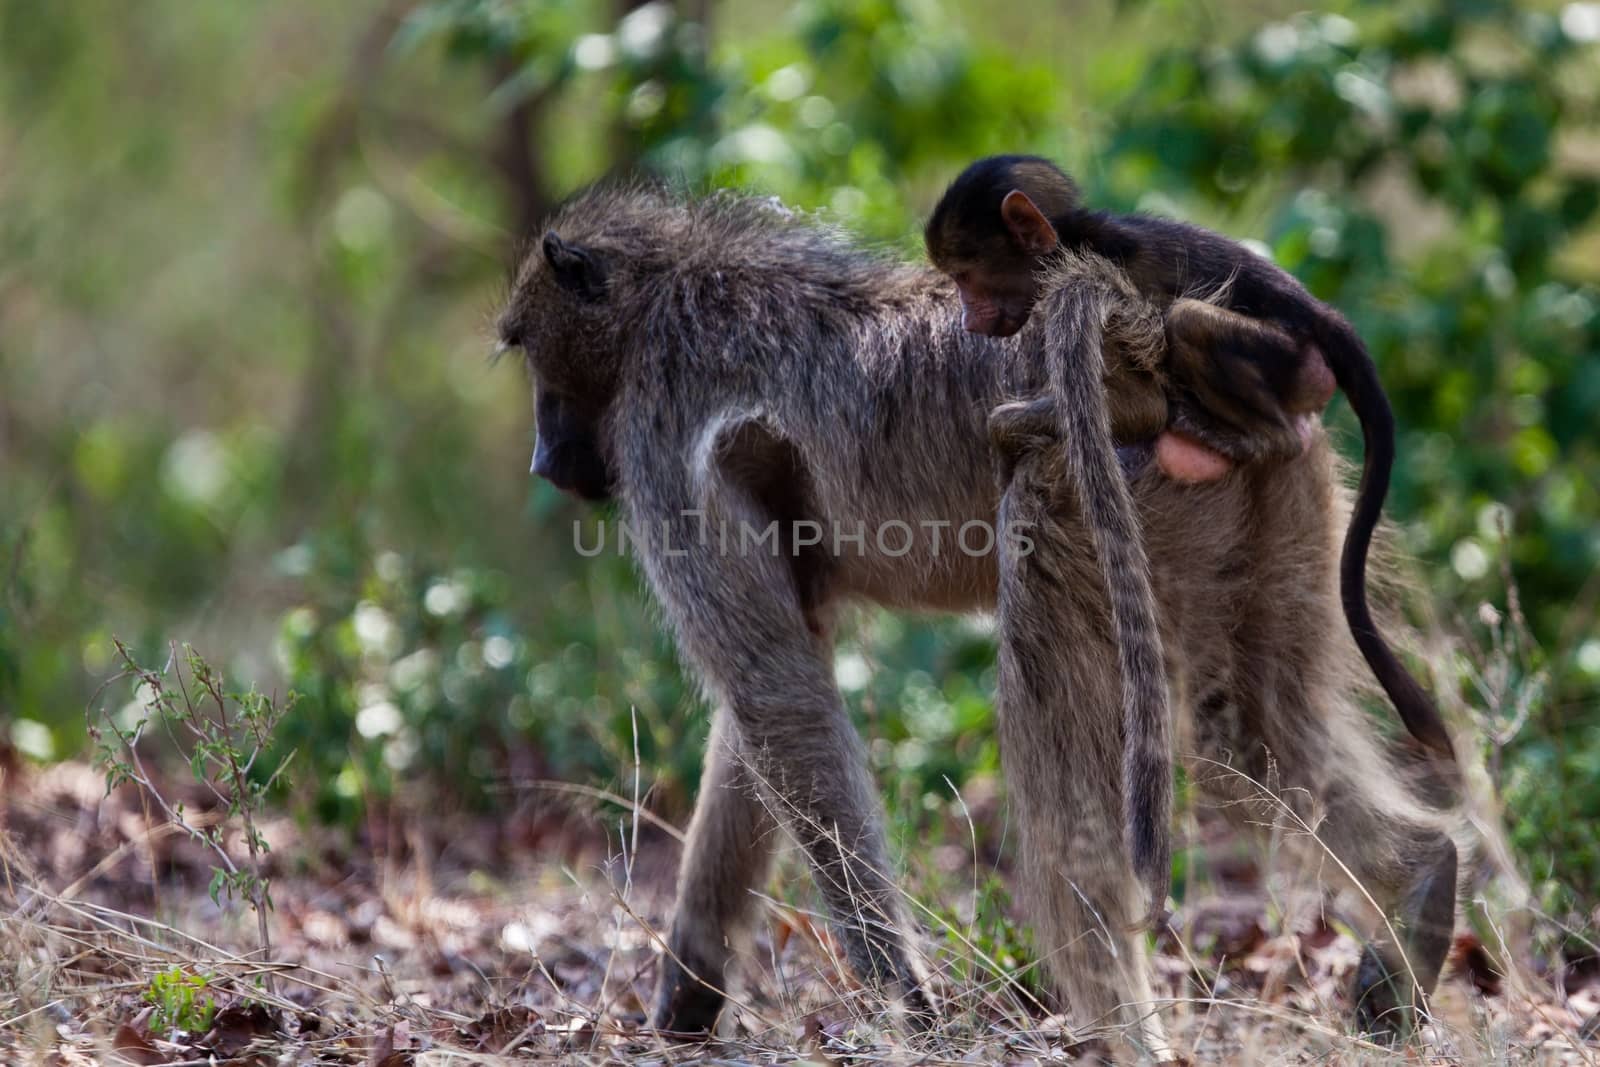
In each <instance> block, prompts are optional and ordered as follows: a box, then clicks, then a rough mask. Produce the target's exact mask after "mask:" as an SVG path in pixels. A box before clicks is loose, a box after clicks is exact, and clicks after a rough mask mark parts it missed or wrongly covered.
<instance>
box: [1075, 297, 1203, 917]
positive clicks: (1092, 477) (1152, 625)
mask: <svg viewBox="0 0 1600 1067" xmlns="http://www.w3.org/2000/svg"><path fill="white" fill-rule="evenodd" d="M1064 297H1065V298H1064V299H1061V300H1059V301H1056V302H1055V308H1054V313H1053V315H1052V321H1051V322H1050V323H1049V325H1048V328H1047V333H1046V335H1045V336H1046V337H1047V338H1048V341H1047V351H1046V358H1047V360H1048V362H1049V375H1050V387H1051V391H1052V392H1053V393H1054V394H1055V399H1056V403H1057V405H1058V407H1059V410H1060V411H1061V412H1062V419H1063V422H1064V425H1063V426H1062V427H1061V429H1062V432H1063V433H1064V434H1065V435H1066V448H1067V459H1068V461H1069V465H1070V468H1071V470H1072V472H1073V475H1074V477H1075V478H1076V479H1077V483H1078V491H1079V496H1080V499H1081V501H1082V505H1081V506H1082V508H1083V518H1084V522H1085V524H1086V525H1087V526H1088V527H1089V530H1090V533H1091V534H1092V536H1093V538H1094V547H1095V551H1096V552H1097V553H1098V554H1099V557H1100V568H1101V572H1102V574H1103V575H1104V576H1105V582H1106V590H1107V593H1108V594H1109V597H1110V602H1111V621H1112V626H1113V628H1114V629H1115V632H1116V641H1117V662H1118V667H1119V670H1120V673H1121V676H1122V720H1123V742H1122V744H1123V748H1122V790H1123V794H1122V795H1123V818H1124V820H1125V825H1124V832H1125V834H1126V837H1127V844H1128V851H1129V856H1130V859H1131V860H1132V863H1133V869H1134V872H1135V874H1136V875H1137V876H1138V877H1139V879H1140V880H1141V881H1142V882H1143V883H1144V884H1145V885H1146V886H1148V887H1149V890H1150V894H1151V900H1150V911H1149V913H1148V915H1147V916H1146V919H1147V921H1148V922H1149V923H1151V924H1152V925H1153V924H1154V923H1155V922H1156V921H1158V920H1159V919H1160V917H1161V914H1162V912H1163V910H1164V909H1165V908H1166V904H1167V891H1168V889H1169V887H1170V884H1171V880H1172V838H1171V825H1172V747H1171V746H1172V742H1171V725H1170V724H1171V715H1170V713H1169V710H1168V707H1167V680H1166V672H1165V669H1164V667H1163V663H1162V650H1161V631H1160V627H1159V624H1158V622H1157V621H1156V609H1155V594H1154V593H1153V592H1152V591H1151V588H1150V567H1149V564H1148V562H1147V560H1146V558H1145V551H1144V541H1143V538H1142V536H1141V532H1140V529H1139V524H1138V521H1137V520H1136V518H1135V514H1134V505H1133V497H1132V495H1131V494H1130V493H1129V492H1128V486H1127V483H1126V481H1125V480H1124V478H1123V474H1122V469H1121V467H1120V466H1119V464H1118V462H1117V456H1116V446H1115V443H1114V442H1113V440H1112V438H1111V416H1110V413H1109V412H1108V411H1107V409H1106V393H1105V381H1104V366H1105V358H1104V354H1103V352H1102V348H1103V345H1104V339H1105V337H1104V335H1105V328H1104V327H1105V320H1106V315H1107V314H1108V312H1109V311H1110V310H1111V309H1112V308H1113V307H1114V304H1113V303H1111V301H1113V300H1115V299H1117V296H1116V294H1112V293H1110V292H1108V291H1106V290H1104V289H1102V288H1101V287H1100V286H1097V285H1095V284H1093V283H1092V282H1089V281H1087V280H1084V281H1080V282H1078V283H1076V284H1073V285H1071V286H1069V287H1068V288H1067V289H1066V290H1065V292H1064Z"/></svg>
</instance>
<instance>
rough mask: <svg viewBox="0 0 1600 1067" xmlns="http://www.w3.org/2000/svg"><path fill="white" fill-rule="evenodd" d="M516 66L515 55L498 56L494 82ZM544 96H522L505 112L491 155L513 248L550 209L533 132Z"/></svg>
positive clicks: (503, 80)
mask: <svg viewBox="0 0 1600 1067" xmlns="http://www.w3.org/2000/svg"><path fill="white" fill-rule="evenodd" d="M520 66H521V64H520V63H519V62H518V60H517V59H516V58H515V57H513V56H502V57H501V58H500V59H499V60H498V61H496V63H495V66H494V70H493V76H494V79H495V84H496V85H504V84H505V83H506V82H508V81H510V80H511V79H512V78H514V77H516V74H517V71H518V69H519V68H520ZM546 100H547V94H546V93H543V92H537V93H529V94H527V95H525V96H523V97H522V98H521V99H520V100H518V101H517V102H516V103H515V104H513V105H512V106H511V108H510V110H508V111H507V112H506V116H505V120H504V121H503V122H502V123H501V124H500V135H499V144H498V146H497V150H496V152H495V159H496V162H497V163H498V165H499V168H500V175H501V177H502V178H504V179H505V183H506V192H507V195H508V196H509V197H510V202H511V210H510V212H509V213H508V215H507V217H508V218H510V219H511V222H512V226H513V227H514V229H513V230H512V232H511V240H512V249H513V250H515V248H516V247H517V246H518V245H519V244H520V243H521V242H523V241H526V240H528V239H529V238H530V237H532V236H533V235H534V233H535V231H537V229H538V228H539V226H541V225H542V224H543V223H544V218H545V216H546V215H547V214H548V213H549V211H550V198H549V193H548V192H547V183H546V180H545V173H544V167H545V163H544V153H543V151H542V150H541V148H540V145H539V141H538V138H537V137H536V136H535V133H536V132H537V130H538V129H539V121H540V118H541V117H542V114H543V112H544V107H545V103H546Z"/></svg>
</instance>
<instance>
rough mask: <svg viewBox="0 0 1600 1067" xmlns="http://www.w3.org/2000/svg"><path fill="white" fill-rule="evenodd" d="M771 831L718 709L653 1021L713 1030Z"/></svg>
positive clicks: (762, 873) (734, 730)
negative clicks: (731, 953)
mask: <svg viewBox="0 0 1600 1067" xmlns="http://www.w3.org/2000/svg"><path fill="white" fill-rule="evenodd" d="M776 829H777V823H776V822H775V821H774V820H773V818H772V815H771V813H770V812H769V811H768V810H767V807H766V804H765V802H764V801H763V798H762V797H761V796H760V794H759V791H758V789H757V785H756V782H755V780H754V778H753V776H752V775H751V774H750V768H749V766H748V765H747V763H746V757H745V755H744V752H743V748H742V745H741V742H740V738H739V730H738V727H737V726H736V725H735V724H734V722H733V717H732V715H731V714H730V713H729V712H728V711H727V710H726V709H722V708H719V709H718V711H717V713H716V717H715V718H714V719H713V720H712V723H711V738H710V740H709V741H708V742H707V743H706V761H705V772H704V773H703V774H702V775H701V778H700V797H699V799H698V800H697V801H696V803H695V808H694V819H693V821H692V822H690V824H689V839H688V841H687V842H685V844H684V850H683V861H682V863H681V864H680V865H679V867H678V902H677V905H676V908H675V909H674V912H673V916H672V932H671V934H670V935H669V937H668V939H667V951H666V955H665V956H664V957H663V958H662V961H661V977H660V980H659V981H658V982H657V984H656V1000H655V1006H654V1008H653V1009H652V1011H651V1016H650V1023H651V1025H652V1026H654V1027H656V1028H657V1029H659V1030H673V1031H679V1032H685V1033H702V1032H704V1033H709V1032H710V1031H711V1030H712V1028H713V1027H715V1025H716V1021H717V1015H718V1014H719V1013H720V1012H721V1010H722V1002H723V999H724V997H723V990H724V989H725V988H726V987H725V985H724V981H725V976H726V969H727V961H728V956H729V953H730V952H731V949H732V945H733V942H734V941H735V939H736V938H737V937H738V935H739V933H740V931H741V930H742V928H743V926H744V924H745V921H746V919H747V918H748V917H749V914H750V911H751V908H752V906H753V904H754V901H755V891H756V890H757V889H759V888H760V885H761V882H762V881H763V879H765V877H766V875H767V870H768V868H769V866H770V861H771V856H772V848H773V841H772V837H773V834H774V833H775V832H776Z"/></svg>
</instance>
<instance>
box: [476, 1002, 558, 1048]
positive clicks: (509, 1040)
mask: <svg viewBox="0 0 1600 1067" xmlns="http://www.w3.org/2000/svg"><path fill="white" fill-rule="evenodd" d="M456 1032H457V1033H459V1034H460V1035H461V1036H462V1037H463V1038H465V1039H466V1040H467V1041H468V1042H470V1043H471V1044H472V1047H473V1048H475V1049H476V1050H477V1051H479V1052H511V1051H512V1049H513V1048H514V1047H516V1046H520V1045H522V1044H524V1043H526V1041H527V1039H528V1038H530V1037H536V1036H539V1035H541V1034H543V1033H544V1032H545V1024H544V1017H543V1016H542V1015H540V1014H539V1013H538V1012H537V1011H534V1010H533V1009H532V1008H528V1007H522V1006H520V1005H518V1006H510V1007H502V1008H495V1009H493V1010H491V1011H488V1012H485V1013H484V1014H483V1015H480V1016H479V1017H478V1018H476V1019H474V1020H473V1021H472V1022H470V1023H467V1024H465V1025H463V1026H458V1027H456Z"/></svg>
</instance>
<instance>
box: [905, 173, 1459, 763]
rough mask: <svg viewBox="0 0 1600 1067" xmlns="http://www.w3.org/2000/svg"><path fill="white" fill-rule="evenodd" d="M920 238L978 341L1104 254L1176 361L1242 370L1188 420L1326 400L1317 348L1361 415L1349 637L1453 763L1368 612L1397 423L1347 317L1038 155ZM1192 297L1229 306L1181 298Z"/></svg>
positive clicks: (951, 208)
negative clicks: (1068, 255) (1112, 204)
mask: <svg viewBox="0 0 1600 1067" xmlns="http://www.w3.org/2000/svg"><path fill="white" fill-rule="evenodd" d="M925 237H926V242H927V246H928V254H929V257H930V258H931V259H932V260H933V262H934V263H935V264H936V265H937V266H938V267H939V268H940V269H942V270H943V271H945V273H947V274H949V275H950V276H951V278H952V279H954V280H955V282H956V284H957V286H958V288H959V289H960V291H961V299H962V305H963V321H964V324H965V325H966V327H967V329H969V330H973V331H975V332H978V333H985V334H990V335H992V336H997V337H1004V336H1007V335H1009V334H1011V333H1015V332H1016V331H1017V330H1018V329H1020V328H1021V327H1022V324H1023V323H1025V322H1026V321H1027V319H1028V316H1029V314H1030V312H1031V310H1032V307H1033V302H1034V300H1035V299H1036V297H1037V294H1038V293H1039V291H1040V289H1039V282H1038V277H1037V276H1038V273H1039V269H1040V264H1041V262H1042V261H1043V260H1044V259H1045V257H1048V256H1050V255H1052V254H1054V253H1056V252H1057V250H1058V249H1070V250H1077V251H1085V250H1087V251H1093V252H1096V253H1098V254H1100V255H1103V256H1106V257H1107V258H1109V259H1111V260H1113V261H1115V262H1116V263H1117V265H1118V266H1120V267H1121V268H1122V269H1123V270H1125V271H1126V272H1127V273H1128V275H1129V277H1131V278H1132V280H1133V284H1134V285H1135V286H1137V287H1138V289H1139V291H1140V292H1141V293H1144V294H1146V295H1147V296H1149V297H1150V298H1152V299H1154V300H1158V301H1160V302H1162V303H1171V302H1174V301H1177V302H1178V303H1176V304H1175V305H1174V307H1173V308H1172V311H1171V312H1170V313H1169V330H1170V331H1171V333H1172V335H1173V337H1174V341H1175V343H1174V345H1173V350H1174V354H1175V355H1176V356H1177V357H1178V358H1179V359H1183V360H1190V359H1193V358H1195V356H1196V355H1198V358H1200V359H1202V360H1204V359H1218V358H1222V359H1227V360H1230V361H1231V362H1232V363H1233V364H1234V367H1235V369H1236V372H1237V374H1238V377H1237V379H1236V380H1235V382H1234V384H1233V387H1232V388H1231V389H1229V390H1222V391H1220V392H1216V393H1213V394H1212V395H1209V396H1205V397H1202V398H1201V404H1200V405H1198V406H1197V412H1196V413H1197V414H1198V413H1204V414H1205V415H1206V416H1207V419H1206V421H1207V422H1210V423H1216V422H1218V421H1219V420H1220V421H1223V422H1224V424H1225V422H1226V414H1227V412H1228V406H1227V405H1228V403H1229V401H1230V400H1233V399H1234V398H1239V399H1241V400H1242V401H1244V406H1245V407H1246V408H1247V409H1248V410H1254V411H1256V412H1260V411H1262V410H1270V409H1271V408H1272V407H1273V404H1272V397H1273V396H1274V395H1276V396H1282V395H1285V394H1286V393H1287V394H1291V395H1292V394H1294V393H1296V392H1299V393H1303V394H1304V397H1303V399H1299V400H1297V401H1296V402H1295V403H1293V404H1292V405H1291V406H1290V407H1289V408H1288V409H1287V411H1288V412H1289V413H1293V412H1296V411H1307V410H1315V409H1316V408H1318V407H1320V406H1321V405H1322V404H1323V403H1326V401H1327V399H1328V396H1327V390H1326V386H1325V384H1324V382H1323V381H1321V380H1319V379H1320V376H1318V375H1307V373H1306V369H1307V368H1308V367H1311V368H1315V367H1319V366H1320V364H1321V361H1320V360H1316V361H1308V360H1305V359H1303V358H1297V357H1298V352H1297V350H1298V349H1299V348H1302V347H1304V346H1308V345H1309V346H1315V347H1316V348H1317V349H1318V350H1319V351H1320V352H1321V354H1322V356H1323V358H1325V359H1326V360H1327V365H1328V367H1330V368H1331V369H1332V371H1333V376H1334V378H1335V379H1336V380H1337V381H1338V383H1339V385H1341V386H1342V387H1343V388H1344V391H1345V394H1346V395H1347V396H1348V397H1349V400H1350V406H1351V407H1352V408H1353V409H1354V411H1355V413H1356V415H1357V416H1359V417H1360V419H1361V426H1362V433H1363V437H1364V439H1365V442H1366V464H1365V467H1364V468H1363V470H1362V477H1361V488H1360V491H1359V493H1358V494H1357V497H1356V506H1355V511H1354V516H1353V518H1352V520H1351V523H1350V530H1349V533H1348V534H1347V535H1346V538H1345V547H1344V555H1343V559H1342V561H1341V571H1340V574H1341V583H1340V592H1341V595H1342V597H1343V600H1344V608H1345V615H1346V618H1347V620H1348V622H1349V626H1350V631H1351V633H1352V634H1353V635H1354V637H1355V640H1356V644H1357V645H1358V646H1359V647H1360V649H1361V653H1362V655H1363V656H1365V657H1366V660H1367V663H1368V665H1369V666H1370V667H1371V668H1372V671H1373V673H1374V674H1375V675H1376V676H1377V678H1378V681H1379V683H1380V684H1381V685H1382V686H1383V689H1384V692H1385V693H1386V694H1388V696H1389V699H1390V700H1391V701H1392V702H1393V703H1394V706H1395V710H1396V711H1397V712H1398V713H1399V715H1400V718H1401V720H1402V721H1403V722H1404V723H1405V725H1406V728H1407V729H1408V730H1409V731H1410V732H1411V735H1412V736H1413V737H1414V738H1416V740H1417V741H1418V742H1419V743H1420V744H1421V745H1423V746H1424V747H1425V748H1426V749H1428V750H1429V751H1431V752H1433V753H1434V754H1436V755H1438V756H1440V757H1443V759H1444V760H1445V761H1446V762H1447V763H1453V761H1454V759H1455V753H1454V751H1453V749H1452V748H1451V744H1450V736H1449V734H1448V733H1447V732H1446V730H1445V728H1444V724H1443V722H1442V721H1441V720H1440V718H1439V712H1438V710H1437V709H1436V708H1435V707H1434V705H1433V701H1432V700H1431V699H1430V698H1429V696H1428V694H1427V693H1426V692H1424V691H1423V689H1422V687H1421V686H1420V685H1418V684H1417V682H1416V680H1415V679H1414V678H1412V677H1411V675H1410V673H1408V672H1407V671H1406V669H1405V667H1404V666H1403V665H1402V664H1401V663H1400V661H1399V659H1398V658H1396V656H1395V654H1394V652H1393V651H1392V650H1391V649H1390V648H1389V645H1388V643H1387V642H1385V641H1384V639H1383V635H1382V634H1381V633H1380V632H1379V631H1378V627H1377V624H1376V623H1375V622H1374V621H1373V619H1372V612H1371V610H1370V609H1369V608H1368V605H1367V592H1366V563H1367V551H1368V548H1369V547H1370V545H1371V541H1372V533H1373V530H1375V529H1376V528H1377V524H1378V519H1379V516H1380V514H1381V512H1382V509H1383V499H1384V497H1385V495H1387V493H1388V491H1389V472H1390V468H1391V466H1392V465H1393V463H1394V415H1393V413H1392V412H1391V411H1390V409H1389V400H1388V397H1387V396H1386V395H1385V394H1384V391H1383V385H1382V383H1381V382H1379V380H1378V373H1377V369H1376V368H1375V367H1374V366H1373V364H1372V359H1371V357H1370V356H1368V355H1367V350H1366V347H1365V346H1364V345H1363V344H1362V343H1361V338H1360V337H1359V336H1357V335H1356V332H1355V330H1354V329H1352V328H1351V326H1350V324H1349V323H1348V322H1346V321H1345V319H1344V317H1343V316H1342V315H1340V314H1339V313H1338V312H1337V311H1336V310H1334V309H1333V308H1331V307H1329V306H1327V305H1326V304H1323V303H1321V302H1320V301H1318V300H1316V299H1314V298H1313V297H1312V296H1311V294H1310V293H1308V292H1306V290H1305V287H1304V286H1302V285H1301V284H1300V283H1299V281H1297V280H1296V279H1295V278H1294V277H1293V276H1292V275H1290V274H1289V273H1288V272H1287V271H1284V270H1282V269H1280V268H1279V267H1277V266H1276V265H1274V264H1273V263H1271V262H1270V261H1268V260H1266V259H1263V258H1262V257H1260V256H1257V255H1254V254H1252V253H1250V252H1249V251H1247V250H1246V249H1245V248H1244V247H1243V246H1241V245H1239V244H1238V243H1237V242H1235V241H1232V240H1229V239H1228V238H1226V237H1223V236H1222V235H1221V234H1217V233H1213V232H1212V231H1210V230H1204V229H1201V228H1200V227H1198V226H1191V225H1188V224H1187V223H1183V222H1178V221H1175V220H1172V219H1163V218H1158V217H1155V216H1148V215H1113V214H1110V213H1108V212H1102V211H1092V210H1090V209H1088V208H1086V207H1084V206H1083V203H1082V199H1081V197H1080V195H1079V193H1078V188H1077V186H1076V185H1075V184H1074V183H1073V181H1072V179H1071V178H1069V177H1067V175H1066V174H1064V173H1062V171H1061V170H1060V169H1059V168H1058V167H1056V166H1055V165H1054V164H1052V163H1051V162H1049V161H1048V160H1044V159H1039V158H1037V157H1034V156H992V157H989V158H987V159H981V160H979V161H978V162H976V163H974V164H972V165H971V166H969V167H968V168H967V169H966V170H964V171H963V172H962V173H961V174H960V175H959V176H957V178H956V180H955V181H953V182H952V183H951V184H950V187H949V188H948V189H947V190H945V193H944V195H943V196H942V197H941V198H940V200H939V203H938V205H937V206H936V207H935V208H934V211H933V214H932V216H930V218H929V220H928V225H927V230H926V234H925ZM1197 291H1198V292H1201V293H1204V294H1207V295H1208V297H1209V298H1210V299H1212V300H1214V301H1216V302H1218V303H1219V304H1221V305H1223V308H1226V309H1227V310H1223V308H1218V307H1213V306H1210V305H1208V304H1206V303H1203V302H1200V301H1194V300H1184V299H1183V298H1184V297H1187V296H1190V295H1192V294H1194V293H1195V292H1197ZM1230 311H1231V312H1238V313H1240V314H1230V313H1229V312H1230ZM1243 316H1249V317H1248V318H1245V317H1243ZM1252 320H1261V322H1260V323H1258V322H1256V321H1252ZM1263 324H1271V325H1272V326H1275V327H1277V329H1275V330H1274V329H1270V328H1267V327H1265V326H1264V325H1263ZM1280 331H1281V332H1280ZM1285 333H1286V334H1287V335H1288V337H1289V339H1291V342H1292V347H1290V348H1288V349H1285V348H1284V346H1283V345H1282V344H1281V343H1280V342H1281V340H1282V339H1283V334H1285ZM1200 380H1202V381H1205V380H1207V379H1206V378H1205V377H1204V376H1202V377H1201V378H1200ZM1282 421H1283V427H1284V431H1285V433H1286V434H1288V435H1290V436H1291V440H1292V438H1293V437H1294V436H1295V435H1296V434H1297V432H1298V428H1299V426H1303V425H1304V423H1300V424H1298V425H1297V424H1296V422H1295V421H1294V420H1293V419H1292V418H1290V417H1289V416H1288V415H1287V414H1286V415H1285V417H1284V418H1283V420H1282ZM1241 439H1247V437H1244V436H1242V435H1236V436H1235V437H1234V442H1235V443H1237V441H1239V440H1241Z"/></svg>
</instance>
